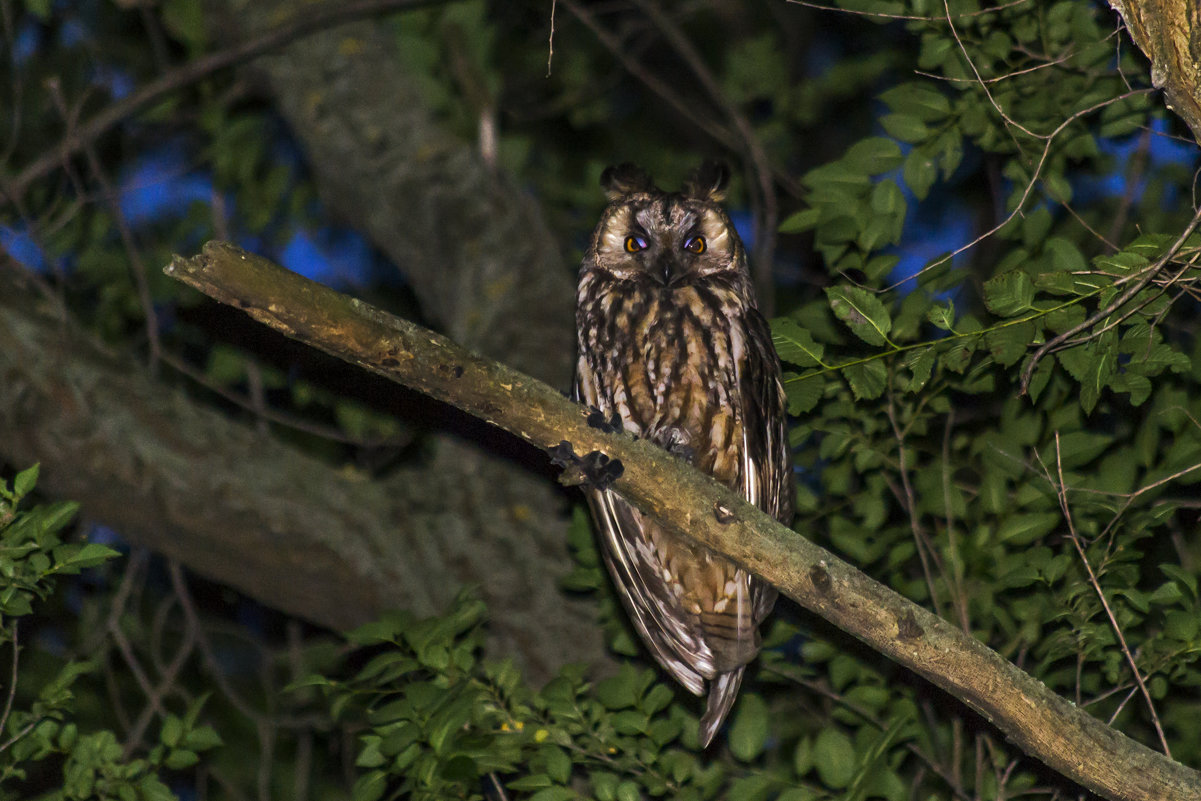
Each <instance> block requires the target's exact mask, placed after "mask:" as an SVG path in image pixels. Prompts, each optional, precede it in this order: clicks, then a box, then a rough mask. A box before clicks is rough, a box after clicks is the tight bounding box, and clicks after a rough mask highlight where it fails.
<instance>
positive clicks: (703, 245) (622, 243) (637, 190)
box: [584, 161, 747, 288]
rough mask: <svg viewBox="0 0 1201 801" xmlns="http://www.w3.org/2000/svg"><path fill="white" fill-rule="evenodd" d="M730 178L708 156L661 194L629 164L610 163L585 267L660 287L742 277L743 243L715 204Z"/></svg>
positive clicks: (723, 211)
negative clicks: (603, 202)
mask: <svg viewBox="0 0 1201 801" xmlns="http://www.w3.org/2000/svg"><path fill="white" fill-rule="evenodd" d="M729 177H730V173H729V170H728V169H727V168H726V166H725V165H724V164H720V163H717V162H713V161H707V162H705V163H704V164H702V165H701V166H700V167H698V168H697V169H696V170H694V171H693V173H692V175H691V176H690V177H689V178H688V180H686V181H685V182H684V186H683V188H682V189H681V190H680V191H679V192H664V191H663V190H661V189H659V188H658V187H657V186H655V183H654V181H653V180H652V179H651V177H650V176H649V175H647V174H646V172H644V171H643V170H642V169H641V168H639V167H636V166H634V165H633V164H622V165H620V166H617V167H609V168H608V169H607V170H605V172H604V174H602V175H601V185H602V186H603V187H604V188H605V193H606V194H607V195H608V196H609V206H608V208H606V209H605V212H604V214H603V215H602V216H601V221H600V224H599V225H597V227H596V230H595V232H593V236H592V246H591V248H589V251H588V254H587V256H586V257H585V259H584V268H585V269H589V268H599V269H601V270H604V271H605V272H607V273H610V274H611V275H612V276H613V277H614V278H616V279H618V280H628V281H636V282H639V283H646V282H649V283H652V284H657V285H660V286H662V287H665V288H670V287H675V286H680V285H683V284H687V283H691V282H694V281H697V280H702V279H707V278H711V277H714V276H716V275H718V274H722V273H726V274H729V273H734V274H737V275H740V276H745V275H746V269H747V268H746V257H745V255H744V251H743V247H742V241H741V240H740V239H739V238H738V232H737V231H735V230H734V226H733V224H732V223H731V222H730V218H729V217H728V216H727V215H726V212H725V210H724V209H722V207H721V205H720V203H721V201H722V199H723V198H724V197H725V189H726V183H727V182H728V181H729Z"/></svg>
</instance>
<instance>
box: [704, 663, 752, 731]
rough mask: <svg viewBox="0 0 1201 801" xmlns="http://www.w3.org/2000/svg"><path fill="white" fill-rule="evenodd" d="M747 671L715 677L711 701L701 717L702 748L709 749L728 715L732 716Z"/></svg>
mask: <svg viewBox="0 0 1201 801" xmlns="http://www.w3.org/2000/svg"><path fill="white" fill-rule="evenodd" d="M745 669H746V668H745V666H744V667H740V668H738V669H737V670H731V671H730V672H729V673H718V674H717V675H716V676H714V677H713V681H711V682H709V700H708V703H707V705H706V707H705V714H704V715H702V716H701V731H700V737H701V748H708V747H709V743H711V742H713V737H714V736H715V735H716V734H717V730H718V729H720V728H721V724H722V722H723V721H724V720H725V719H726V715H728V714H730V707H732V706H734V699H735V698H737V697H738V687H739V686H740V685H741V684H742V671H743V670H745Z"/></svg>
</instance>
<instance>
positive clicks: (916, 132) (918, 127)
mask: <svg viewBox="0 0 1201 801" xmlns="http://www.w3.org/2000/svg"><path fill="white" fill-rule="evenodd" d="M880 125H881V126H883V128H884V130H885V131H886V132H888V135H889V136H891V137H893V138H894V139H899V140H901V141H902V142H909V143H910V144H914V145H917V144H921V143H922V142H925V141H926V140H927V139H929V138H930V129H929V128H928V127H927V126H926V123H924V122H922V121H921V119H919V118H918V117H916V116H914V115H913V114H901V113H894V114H885V115H884V116H883V117H881V118H880Z"/></svg>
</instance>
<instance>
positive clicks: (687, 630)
mask: <svg viewBox="0 0 1201 801" xmlns="http://www.w3.org/2000/svg"><path fill="white" fill-rule="evenodd" d="M600 394H601V392H600V388H599V387H598V386H597V381H596V379H595V376H594V375H593V373H592V371H591V370H590V369H589V367H588V365H587V364H585V363H584V362H583V360H581V363H580V365H579V368H578V369H577V372H576V381H575V399H576V400H577V401H578V402H580V403H585V404H588V405H589V406H591V407H593V408H597V409H600V410H601V411H602V412H605V414H606V415H608V414H610V413H611V410H610V409H609V406H610V404H609V402H608V399H602V398H601V397H600ZM584 494H585V496H586V497H587V499H588V506H589V507H590V508H591V510H592V519H593V520H594V521H595V522H596V526H597V529H598V531H599V533H600V536H601V539H602V542H603V546H604V547H603V548H601V551H602V552H603V554H604V558H605V564H606V565H607V566H608V568H609V572H610V573H611V574H612V576H613V580H614V581H613V583H614V585H615V587H616V589H617V592H618V595H620V596H621V600H622V605H623V606H625V608H626V612H627V613H628V614H629V617H630V620H632V621H633V622H634V627H635V628H636V629H638V633H639V635H641V637H642V641H643V642H644V643H646V645H647V648H649V649H650V651H651V654H652V655H653V656H654V657H655V660H656V661H657V662H659V664H660V665H662V666H663V667H664V669H665V670H667V671H668V672H669V673H671V675H672V677H673V678H675V680H676V681H678V682H679V683H680V684H682V685H684V686H685V687H687V688H688V690H689V692H691V693H692V694H694V695H704V693H705V678H704V676H703V675H702V674H701V673H700V672H698V669H699V670H701V671H705V672H706V673H707V674H708V675H710V676H711V675H712V674H713V667H712V666H713V652H712V651H711V649H710V648H709V646H708V645H707V644H706V643H705V642H704V640H703V639H701V637H700V636H698V632H697V630H696V628H695V623H694V622H693V617H692V615H690V614H687V613H685V612H684V610H683V609H681V608H680V605H679V601H678V600H677V599H676V597H675V595H674V594H673V593H672V591H671V589H670V588H669V586H668V583H667V581H666V580H665V579H664V577H663V576H662V574H661V572H660V571H661V570H662V568H660V567H658V565H659V560H658V558H657V556H656V555H655V551H654V546H653V545H652V543H651V538H650V537H649V536H648V534H647V532H646V530H645V528H644V527H645V526H648V525H654V523H653V522H651V521H649V520H646V519H644V518H643V516H642V514H641V513H640V512H639V511H638V510H637V509H634V508H633V507H632V506H630V504H628V503H627V502H626V501H625V500H623V499H622V498H621V497H619V496H618V495H616V494H615V493H613V492H612V491H610V490H596V489H588V490H585V493H584ZM681 655H688V657H689V661H687V662H685V661H684V660H683V659H682V658H681Z"/></svg>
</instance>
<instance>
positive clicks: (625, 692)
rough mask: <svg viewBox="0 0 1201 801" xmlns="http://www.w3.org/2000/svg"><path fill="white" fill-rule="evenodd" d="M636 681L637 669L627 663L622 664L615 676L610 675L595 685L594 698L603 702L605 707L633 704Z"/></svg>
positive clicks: (613, 707)
mask: <svg viewBox="0 0 1201 801" xmlns="http://www.w3.org/2000/svg"><path fill="white" fill-rule="evenodd" d="M637 682H638V673H637V671H635V670H634V669H633V668H632V667H630V666H629V665H622V667H621V670H619V671H618V673H617V675H616V676H610V677H609V678H607V679H604V680H603V681H601V682H600V684H598V685H597V686H596V700H598V701H600V702H601V703H602V704H604V705H605V708H606V709H625V708H626V707H630V706H633V705H634V702H635V701H636V700H637V698H638V691H637V688H636V684H637Z"/></svg>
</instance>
